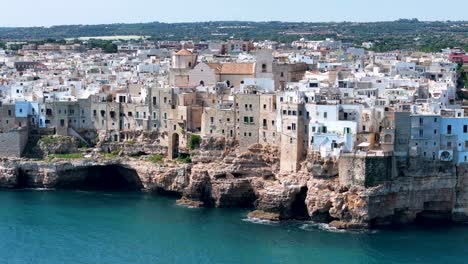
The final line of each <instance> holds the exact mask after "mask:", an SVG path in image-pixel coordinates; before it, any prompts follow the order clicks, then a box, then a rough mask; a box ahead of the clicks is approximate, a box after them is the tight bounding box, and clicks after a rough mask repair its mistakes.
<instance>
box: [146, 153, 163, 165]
mask: <svg viewBox="0 0 468 264" xmlns="http://www.w3.org/2000/svg"><path fill="white" fill-rule="evenodd" d="M148 161H151V162H153V163H154V164H160V163H162V162H163V161H164V157H163V156H162V155H161V154H153V155H151V156H149V157H148Z"/></svg>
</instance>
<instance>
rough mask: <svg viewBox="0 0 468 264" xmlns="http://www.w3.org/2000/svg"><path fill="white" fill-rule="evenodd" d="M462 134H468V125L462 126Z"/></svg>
mask: <svg viewBox="0 0 468 264" xmlns="http://www.w3.org/2000/svg"><path fill="white" fill-rule="evenodd" d="M463 133H468V125H464V126H463Z"/></svg>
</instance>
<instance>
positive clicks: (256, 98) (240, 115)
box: [235, 90, 260, 150]
mask: <svg viewBox="0 0 468 264" xmlns="http://www.w3.org/2000/svg"><path fill="white" fill-rule="evenodd" d="M235 106H236V115H237V120H236V121H237V128H236V130H237V139H238V141H239V146H240V148H241V149H244V150H245V149H247V148H248V147H250V146H251V145H254V144H257V143H258V142H259V128H260V95H259V94H257V92H256V91H255V90H250V91H248V90H247V91H246V92H245V93H239V94H236V95H235Z"/></svg>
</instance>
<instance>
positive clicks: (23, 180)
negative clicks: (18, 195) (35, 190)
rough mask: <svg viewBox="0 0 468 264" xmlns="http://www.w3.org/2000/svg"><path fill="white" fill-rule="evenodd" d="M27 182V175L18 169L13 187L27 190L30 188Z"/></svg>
mask: <svg viewBox="0 0 468 264" xmlns="http://www.w3.org/2000/svg"><path fill="white" fill-rule="evenodd" d="M28 181H29V176H28V173H27V172H26V171H24V170H22V169H19V170H18V176H17V182H16V186H15V187H16V188H19V189H22V188H29V187H30V186H28Z"/></svg>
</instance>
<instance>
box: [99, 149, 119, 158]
mask: <svg viewBox="0 0 468 264" xmlns="http://www.w3.org/2000/svg"><path fill="white" fill-rule="evenodd" d="M119 153H120V149H116V150H113V151H112V152H110V153H102V155H103V156H104V157H105V158H108V159H115V158H117V157H118V156H119Z"/></svg>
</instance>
